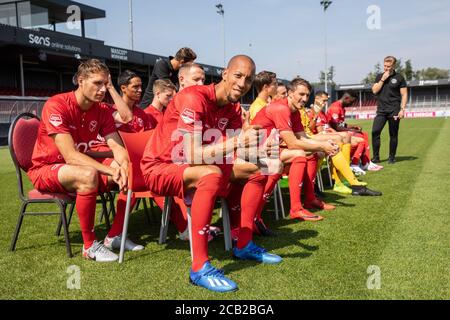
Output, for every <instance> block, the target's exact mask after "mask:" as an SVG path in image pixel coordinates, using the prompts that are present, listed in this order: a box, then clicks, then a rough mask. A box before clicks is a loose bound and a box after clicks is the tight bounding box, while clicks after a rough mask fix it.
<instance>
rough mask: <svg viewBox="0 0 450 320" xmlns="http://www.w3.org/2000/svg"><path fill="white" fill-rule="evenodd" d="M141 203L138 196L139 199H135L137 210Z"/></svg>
mask: <svg viewBox="0 0 450 320" xmlns="http://www.w3.org/2000/svg"><path fill="white" fill-rule="evenodd" d="M140 204H141V198H139V199H137V201H136V209H135V210H136V211H138V210H139V205H140Z"/></svg>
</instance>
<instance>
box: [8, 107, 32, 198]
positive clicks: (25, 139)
mask: <svg viewBox="0 0 450 320" xmlns="http://www.w3.org/2000/svg"><path fill="white" fill-rule="evenodd" d="M38 130H39V118H38V117H37V116H36V115H34V114H32V113H22V114H19V115H18V116H17V117H15V118H14V120H13V122H12V124H11V126H10V127H9V133H8V146H9V152H10V153H11V158H12V160H13V163H14V166H15V167H16V174H17V180H18V183H19V196H21V197H22V198H24V194H23V183H22V173H21V169H22V170H24V171H25V172H27V171H28V170H29V169H30V168H31V166H32V165H33V163H32V162H31V157H32V155H33V149H34V145H35V143H36V140H37V136H38Z"/></svg>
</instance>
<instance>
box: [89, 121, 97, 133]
mask: <svg viewBox="0 0 450 320" xmlns="http://www.w3.org/2000/svg"><path fill="white" fill-rule="evenodd" d="M95 129H97V121H95V120H92V121H91V122H90V123H89V131H90V132H94V131H95Z"/></svg>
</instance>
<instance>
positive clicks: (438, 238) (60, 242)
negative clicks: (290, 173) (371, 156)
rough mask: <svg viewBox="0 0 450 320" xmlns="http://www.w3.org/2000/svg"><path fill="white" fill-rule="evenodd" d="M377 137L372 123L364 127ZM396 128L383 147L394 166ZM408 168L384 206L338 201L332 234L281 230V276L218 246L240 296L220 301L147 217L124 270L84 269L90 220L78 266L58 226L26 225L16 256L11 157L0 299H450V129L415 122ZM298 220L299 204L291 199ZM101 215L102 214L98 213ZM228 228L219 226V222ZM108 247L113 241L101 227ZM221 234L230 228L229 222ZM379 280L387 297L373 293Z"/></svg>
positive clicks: (403, 152)
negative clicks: (74, 270)
mask: <svg viewBox="0 0 450 320" xmlns="http://www.w3.org/2000/svg"><path fill="white" fill-rule="evenodd" d="M359 123H360V124H361V125H362V126H363V127H364V129H365V130H367V131H369V132H370V129H371V122H359ZM387 134H388V128H387V127H386V128H385V130H384V132H383V137H382V139H383V140H382V152H381V155H382V159H383V160H385V159H386V158H387V147H388V137H387ZM399 141H400V144H399V149H398V162H397V163H396V164H395V165H388V164H387V163H386V161H384V162H383V163H382V165H384V166H385V169H384V170H382V171H380V172H376V173H368V174H367V175H366V176H365V177H363V178H362V180H364V181H367V182H368V183H369V186H370V187H372V188H374V189H376V190H380V191H382V192H383V193H384V194H383V196H382V197H375V198H362V197H352V196H340V195H338V194H335V193H333V192H332V191H330V190H326V194H327V198H326V200H327V201H329V202H331V203H334V204H336V205H337V209H336V210H335V211H333V212H327V213H324V214H323V215H324V216H325V217H326V219H325V220H323V221H320V222H316V223H314V222H294V221H290V220H288V219H285V220H280V221H276V220H275V219H274V214H273V210H272V209H271V208H269V209H266V213H265V217H266V221H267V222H268V225H269V227H270V228H271V229H273V230H274V231H275V232H276V233H277V234H278V236H277V237H276V238H260V237H257V238H256V242H257V243H258V244H260V245H262V246H264V247H266V248H267V249H269V250H270V251H272V252H274V253H276V254H279V255H281V256H282V257H283V259H284V261H283V262H282V263H281V264H280V265H276V266H274V265H262V264H258V263H254V262H248V261H238V260H234V259H233V258H232V257H231V255H230V254H229V253H227V252H225V251H224V249H223V239H222V238H217V239H215V240H214V241H213V242H212V243H211V244H210V251H209V252H210V256H211V260H212V262H213V264H214V265H216V266H217V267H221V268H223V269H225V272H226V274H227V275H228V276H229V277H231V279H233V280H234V281H236V282H237V283H238V285H239V291H237V292H235V293H228V294H217V293H211V292H208V291H207V290H205V289H202V288H199V287H194V286H192V285H190V284H189V281H188V271H189V267H190V255H189V245H188V243H186V242H181V241H180V240H178V239H176V236H175V230H174V228H173V226H171V228H170V231H169V237H170V239H169V240H168V242H167V244H165V245H162V246H160V245H158V244H157V239H158V235H159V223H160V214H159V213H158V212H156V211H155V212H154V214H153V216H152V224H151V225H149V224H148V223H147V220H146V217H145V215H144V213H143V211H142V210H140V211H137V212H134V213H133V214H132V216H131V220H130V228H129V231H130V237H131V238H132V239H133V240H135V241H136V242H138V243H141V244H145V246H146V249H145V250H144V251H141V252H139V253H127V254H126V257H125V258H126V260H125V263H124V264H118V263H110V264H101V263H95V262H91V261H85V260H83V259H82V258H81V254H80V250H81V246H82V241H81V233H80V231H79V225H78V218H76V217H75V218H74V219H73V222H72V224H71V226H70V238H71V241H72V249H73V252H74V254H75V256H74V257H73V258H72V259H68V258H67V257H66V252H65V247H64V239H63V237H62V236H61V237H56V236H55V235H54V231H55V228H56V225H57V222H58V218H57V216H51V217H31V216H29V217H25V220H24V223H23V226H22V231H21V233H20V237H19V241H18V244H17V250H16V251H15V252H10V251H9V244H10V241H11V237H12V233H13V231H14V227H15V224H16V221H17V215H18V210H19V201H18V197H17V184H16V176H15V173H14V168H13V165H12V162H11V159H10V156H9V151H8V149H6V148H3V149H1V150H0V163H1V166H0V219H1V220H0V221H1V223H0V299H230V300H236V299H257V300H264V299H299V300H300V299H449V298H450V291H449V290H450V264H449V258H450V215H449V209H448V208H447V202H446V201H447V200H448V197H449V191H450V165H449V159H450V148H449V141H450V120H446V119H413V120H410V119H408V120H403V121H402V123H401V128H400V139H399ZM284 200H285V205H286V208H288V195H287V194H285V199H284ZM97 212H98V211H97ZM214 219H215V220H217V219H218V218H217V215H216V216H215V218H214ZM96 221H97V224H96V232H97V235H98V236H99V238H100V239H102V238H103V237H104V236H105V234H106V227H105V225H104V224H100V223H98V217H97V220H96ZM219 225H221V223H220V221H219ZM72 265H75V266H77V267H78V268H79V269H80V274H81V282H80V289H68V288H67V280H68V278H69V277H70V276H71V274H69V273H68V272H67V271H68V267H70V266H72ZM370 266H376V267H375V268H376V269H377V270H379V274H377V275H379V277H378V278H377V279H379V285H380V288H379V289H376V288H373V286H372V287H371V286H370V285H369V288H368V285H367V284H368V283H369V284H373V283H375V282H373V281H372V279H373V277H374V276H375V274H374V273H373V270H374V269H371V267H370Z"/></svg>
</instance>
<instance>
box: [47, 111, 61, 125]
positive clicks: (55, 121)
mask: <svg viewBox="0 0 450 320" xmlns="http://www.w3.org/2000/svg"><path fill="white" fill-rule="evenodd" d="M49 121H50V123H51V124H52V126H54V127H59V126H60V125H62V118H61V115H60V114H51V115H50V118H49Z"/></svg>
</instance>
